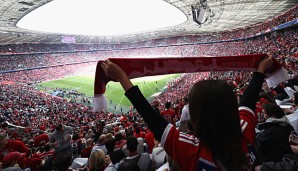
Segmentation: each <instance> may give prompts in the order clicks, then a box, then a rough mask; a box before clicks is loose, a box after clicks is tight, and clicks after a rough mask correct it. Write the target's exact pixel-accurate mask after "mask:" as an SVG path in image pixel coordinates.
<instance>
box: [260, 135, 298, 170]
mask: <svg viewBox="0 0 298 171" xmlns="http://www.w3.org/2000/svg"><path fill="white" fill-rule="evenodd" d="M291 139H293V140H292V141H294V142H295V143H294V144H292V145H291V149H292V151H293V153H294V154H295V155H294V156H290V155H287V157H288V158H287V159H286V158H284V161H282V162H264V163H262V164H261V165H259V166H256V167H255V171H293V170H297V169H298V157H297V155H298V137H297V136H295V137H292V135H290V140H291Z"/></svg>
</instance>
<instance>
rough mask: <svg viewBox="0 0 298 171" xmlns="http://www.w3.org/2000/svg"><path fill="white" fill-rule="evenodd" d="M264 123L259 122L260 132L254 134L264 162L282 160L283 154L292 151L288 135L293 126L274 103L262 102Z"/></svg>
mask: <svg viewBox="0 0 298 171" xmlns="http://www.w3.org/2000/svg"><path fill="white" fill-rule="evenodd" d="M262 108H263V113H264V114H265V115H264V116H265V119H266V121H265V123H263V124H260V125H259V127H258V129H259V130H261V132H260V133H259V134H258V135H257V136H256V140H257V142H258V143H259V145H260V150H261V152H262V158H263V161H264V162H278V161H282V157H283V155H284V154H290V153H292V150H291V148H290V143H289V136H290V134H291V132H292V131H294V128H293V127H292V126H291V125H290V123H289V121H288V119H287V117H286V116H285V113H284V111H283V110H282V109H281V108H280V107H279V106H278V105H276V104H272V103H268V104H263V106H262Z"/></svg>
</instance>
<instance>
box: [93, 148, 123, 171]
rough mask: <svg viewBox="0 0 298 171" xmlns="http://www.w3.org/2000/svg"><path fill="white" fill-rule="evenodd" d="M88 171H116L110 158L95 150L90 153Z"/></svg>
mask: <svg viewBox="0 0 298 171" xmlns="http://www.w3.org/2000/svg"><path fill="white" fill-rule="evenodd" d="M88 169H89V171H117V169H116V167H115V166H114V165H113V163H112V161H111V159H110V157H109V156H108V155H105V153H104V151H102V150H101V149H97V150H95V151H94V152H92V153H91V156H90V158H89V161H88Z"/></svg>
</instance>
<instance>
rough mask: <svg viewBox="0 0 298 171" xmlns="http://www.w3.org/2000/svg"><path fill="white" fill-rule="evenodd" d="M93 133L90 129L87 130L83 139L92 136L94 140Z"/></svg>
mask: <svg viewBox="0 0 298 171" xmlns="http://www.w3.org/2000/svg"><path fill="white" fill-rule="evenodd" d="M94 136H95V134H94V133H93V131H92V129H89V130H88V133H87V134H86V136H85V139H86V140H88V139H89V138H92V139H93V140H94Z"/></svg>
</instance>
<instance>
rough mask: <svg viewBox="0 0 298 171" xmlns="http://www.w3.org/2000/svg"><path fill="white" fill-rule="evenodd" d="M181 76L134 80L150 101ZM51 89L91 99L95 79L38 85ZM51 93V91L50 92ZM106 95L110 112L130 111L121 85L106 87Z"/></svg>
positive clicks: (58, 81)
mask: <svg viewBox="0 0 298 171" xmlns="http://www.w3.org/2000/svg"><path fill="white" fill-rule="evenodd" d="M179 76H180V74H170V75H161V76H150V77H142V78H136V79H132V82H133V84H134V85H138V86H139V88H140V90H141V91H142V93H143V94H144V96H145V97H146V98H147V99H148V100H149V101H150V100H152V98H153V97H152V95H153V94H155V93H158V92H161V91H162V89H163V88H164V87H165V86H166V84H167V82H168V81H169V80H171V79H174V78H177V77H179ZM41 85H42V87H49V88H55V87H58V88H69V89H76V90H77V91H78V92H82V93H84V94H86V95H87V96H89V97H93V92H94V90H93V87H94V77H91V76H72V77H66V78H63V79H59V80H54V81H49V82H43V83H40V84H39V85H38V88H39V89H44V88H42V87H41ZM49 93H51V90H50V91H49ZM105 95H106V97H107V100H108V111H111V112H121V109H122V112H127V111H128V110H129V109H130V106H131V103H130V102H129V100H128V99H127V98H126V97H125V96H124V90H123V89H122V87H121V85H120V83H118V82H109V83H108V85H107V86H106V92H105Z"/></svg>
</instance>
